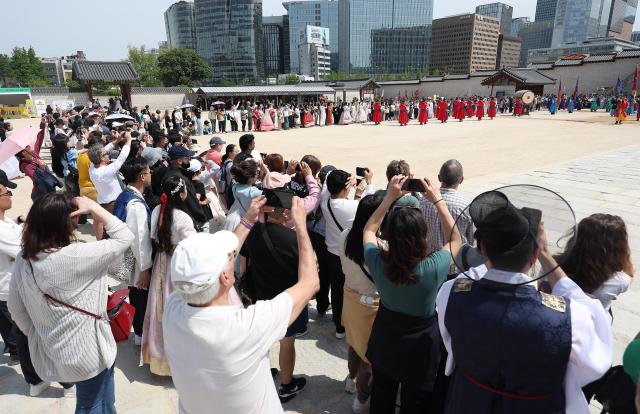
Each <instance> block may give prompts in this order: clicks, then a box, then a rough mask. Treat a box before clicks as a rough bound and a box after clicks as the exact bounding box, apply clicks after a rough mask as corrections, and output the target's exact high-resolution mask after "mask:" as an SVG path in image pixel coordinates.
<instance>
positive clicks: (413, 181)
mask: <svg viewBox="0 0 640 414" xmlns="http://www.w3.org/2000/svg"><path fill="white" fill-rule="evenodd" d="M402 191H411V192H416V193H423V192H425V191H426V188H425V187H424V184H423V183H422V180H420V179H418V178H408V179H407V180H406V181H405V182H404V184H403V185H402Z"/></svg>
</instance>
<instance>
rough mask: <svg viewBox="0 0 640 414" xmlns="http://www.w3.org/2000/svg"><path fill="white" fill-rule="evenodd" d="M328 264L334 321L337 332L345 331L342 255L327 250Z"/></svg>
mask: <svg viewBox="0 0 640 414" xmlns="http://www.w3.org/2000/svg"><path fill="white" fill-rule="evenodd" d="M327 264H328V265H329V272H330V275H331V308H332V309H333V311H332V313H333V323H334V324H335V326H336V332H344V327H343V326H342V301H343V298H344V290H343V289H344V273H342V263H341V262H340V256H336V255H335V254H333V253H331V252H327Z"/></svg>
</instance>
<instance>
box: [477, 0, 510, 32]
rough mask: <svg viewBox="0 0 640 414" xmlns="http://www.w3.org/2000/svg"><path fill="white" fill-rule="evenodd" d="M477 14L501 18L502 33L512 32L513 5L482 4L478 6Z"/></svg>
mask: <svg viewBox="0 0 640 414" xmlns="http://www.w3.org/2000/svg"><path fill="white" fill-rule="evenodd" d="M476 14H481V15H483V16H491V17H495V18H497V19H498V20H500V33H502V34H506V35H510V34H511V20H512V18H513V7H511V6H509V5H508V4H504V3H490V4H481V5H480V6H477V7H476Z"/></svg>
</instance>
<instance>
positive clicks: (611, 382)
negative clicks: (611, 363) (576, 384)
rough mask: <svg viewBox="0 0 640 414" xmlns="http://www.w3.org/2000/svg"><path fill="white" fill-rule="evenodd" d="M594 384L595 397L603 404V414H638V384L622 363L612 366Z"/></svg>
mask: <svg viewBox="0 0 640 414" xmlns="http://www.w3.org/2000/svg"><path fill="white" fill-rule="evenodd" d="M593 385H595V387H594V391H595V393H594V398H595V399H596V400H597V401H598V402H599V403H600V404H602V411H601V412H600V413H601V414H636V407H635V401H634V400H635V395H636V384H634V383H633V380H632V379H631V377H630V376H629V374H627V373H626V372H624V368H623V367H622V365H617V366H615V367H612V368H610V369H609V371H607V373H606V374H604V376H603V377H602V378H601V379H599V380H598V381H597V385H596V384H593Z"/></svg>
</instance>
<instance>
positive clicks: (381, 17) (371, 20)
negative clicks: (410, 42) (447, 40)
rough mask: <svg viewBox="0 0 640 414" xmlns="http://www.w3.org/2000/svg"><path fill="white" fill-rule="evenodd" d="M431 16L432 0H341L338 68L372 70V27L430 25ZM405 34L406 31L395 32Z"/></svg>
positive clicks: (344, 70)
mask: <svg viewBox="0 0 640 414" xmlns="http://www.w3.org/2000/svg"><path fill="white" fill-rule="evenodd" d="M432 20H433V0H340V21H339V29H338V30H339V33H338V37H339V40H338V43H339V59H340V70H341V71H343V72H367V73H371V72H373V70H374V68H372V56H371V52H372V50H371V49H372V37H373V31H374V30H377V29H398V28H410V27H423V28H430V26H431V23H432ZM404 35H407V33H406V32H405V33H404V34H403V35H400V34H398V36H404ZM334 38H335V36H334ZM425 41H428V39H425Z"/></svg>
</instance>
